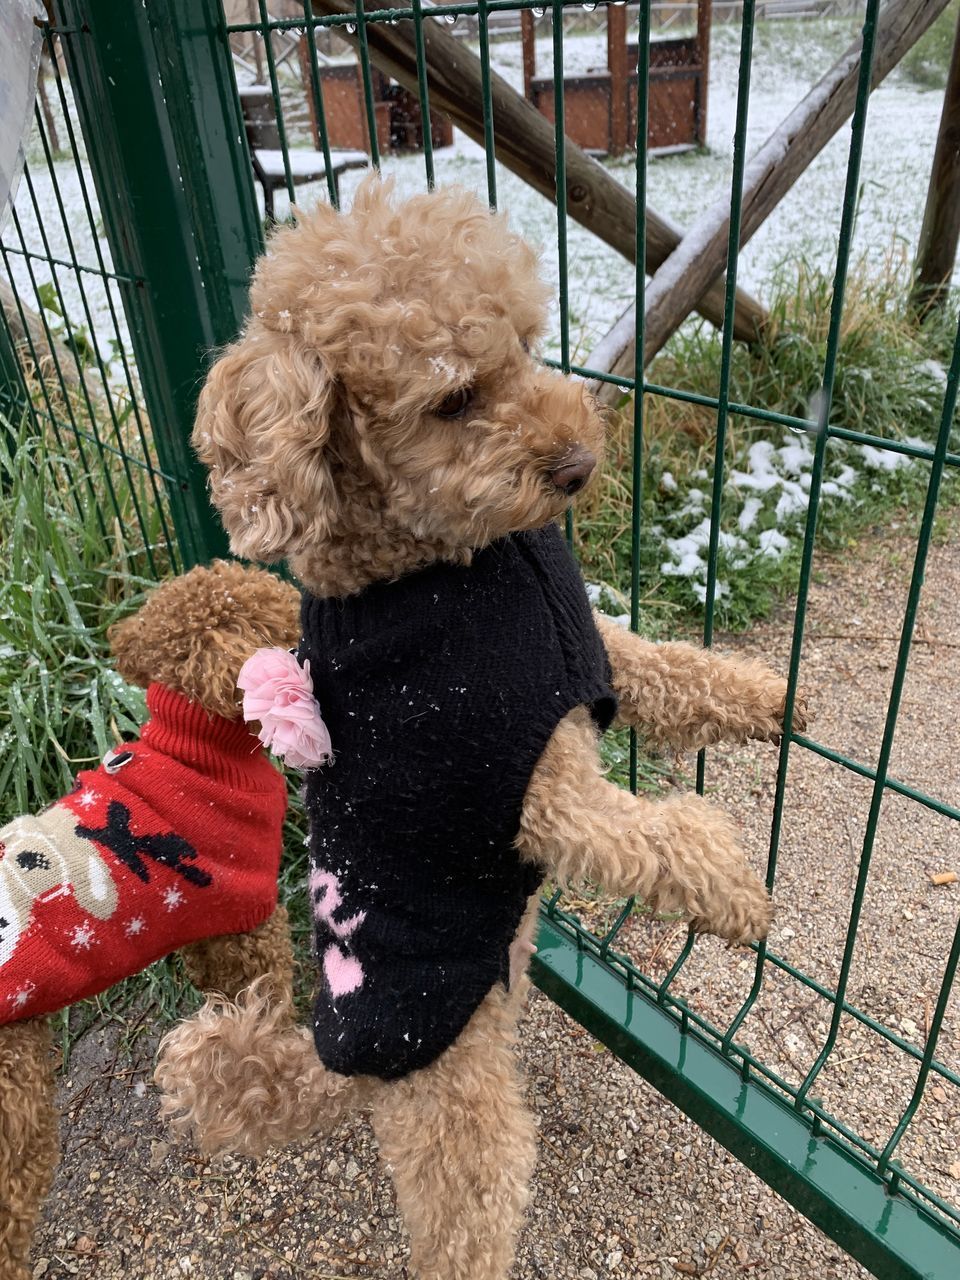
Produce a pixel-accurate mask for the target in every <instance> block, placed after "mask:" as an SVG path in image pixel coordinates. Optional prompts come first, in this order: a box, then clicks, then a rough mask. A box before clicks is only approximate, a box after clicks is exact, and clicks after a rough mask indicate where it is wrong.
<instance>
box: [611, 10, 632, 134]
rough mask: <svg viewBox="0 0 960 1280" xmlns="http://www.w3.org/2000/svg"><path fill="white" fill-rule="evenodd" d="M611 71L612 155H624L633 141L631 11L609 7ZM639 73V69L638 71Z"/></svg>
mask: <svg viewBox="0 0 960 1280" xmlns="http://www.w3.org/2000/svg"><path fill="white" fill-rule="evenodd" d="M607 68H608V70H609V72H610V154H611V155H612V156H618V155H621V154H622V153H623V152H624V151H626V149H627V147H628V145H629V142H630V139H629V138H628V136H627V134H628V132H629V128H630V125H629V122H628V119H627V92H628V90H627V79H628V74H629V72H628V68H627V8H626V5H622V6H621V5H612V4H608V5H607ZM634 70H636V68H634Z"/></svg>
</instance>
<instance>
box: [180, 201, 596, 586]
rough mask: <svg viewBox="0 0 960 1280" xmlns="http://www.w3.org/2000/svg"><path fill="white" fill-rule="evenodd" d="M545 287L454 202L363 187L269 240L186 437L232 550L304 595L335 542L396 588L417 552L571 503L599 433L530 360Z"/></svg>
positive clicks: (570, 388) (478, 215) (550, 514)
mask: <svg viewBox="0 0 960 1280" xmlns="http://www.w3.org/2000/svg"><path fill="white" fill-rule="evenodd" d="M548 296H549V295H548V290H547V288H546V287H545V285H544V284H543V283H542V282H541V281H540V280H539V278H538V276H537V261H536V256H535V254H534V251H533V250H532V249H531V248H530V247H529V246H528V245H527V244H526V243H524V241H522V240H521V239H519V237H517V236H516V235H514V234H513V233H512V232H511V231H510V230H509V228H508V226H507V223H506V220H505V218H503V217H502V216H499V215H495V214H492V213H491V212H490V210H489V209H487V207H486V206H485V205H483V204H481V203H480V201H479V200H478V199H477V198H476V197H475V196H473V195H471V194H469V193H467V192H465V191H460V190H441V191H434V192H432V193H430V194H428V195H422V196H418V197H415V198H413V199H411V200H408V201H406V202H404V203H394V201H393V200H392V198H391V189H390V184H389V183H382V182H381V181H380V180H379V179H378V178H376V177H373V178H371V179H368V180H367V181H365V182H364V184H363V185H362V186H361V188H360V191H359V193H358V195H357V198H356V200H355V202H354V205H353V208H352V210H351V211H350V213H349V214H338V213H337V212H336V211H335V210H333V209H332V208H331V207H329V206H327V205H321V206H320V207H318V208H317V209H316V211H314V212H313V213H311V214H309V215H307V216H305V217H302V218H301V220H300V221H299V223H298V224H297V225H296V227H292V228H287V229H283V230H280V231H278V232H277V233H276V234H275V236H274V237H273V240H272V241H271V245H270V249H269V251H268V253H267V254H266V256H265V257H264V258H262V259H261V261H260V263H259V264H258V266H257V269H256V273H255V276H254V280H253V285H252V288H251V295H250V297H251V310H252V314H251V316H250V319H249V321H248V323H247V326H246V328H245V331H244V333H243V335H242V336H241V338H240V339H239V340H238V341H237V342H236V343H234V345H233V346H231V347H229V348H228V349H227V350H226V351H225V352H224V353H223V354H222V356H221V358H220V359H219V360H218V362H217V363H216V364H215V365H214V367H213V369H212V370H211V372H210V375H209V377H208V379H207V383H206V386H205V388H204V391H203V393H202V395H201V398H200V405H199V412H198V416H197V422H196V427H195V430H194V436H193V440H194V445H195V447H196V449H197V451H198V453H199V455H200V457H201V458H202V459H203V461H204V462H205V463H206V464H207V466H208V467H209V468H210V487H211V493H212V497H213V501H214V504H215V505H216V506H217V508H218V509H219V511H220V513H221V516H222V518H223V522H224V525H225V526H226V529H227V531H228V533H229V535H230V541H231V546H232V548H233V550H234V551H235V552H236V553H237V554H238V555H242V556H247V557H250V558H253V559H259V560H266V561H270V560H278V559H282V558H284V557H288V558H290V559H291V561H292V563H293V566H294V568H295V570H296V571H297V573H298V574H299V575H300V576H301V578H303V579H304V580H305V581H306V583H307V585H308V586H314V587H315V586H316V585H317V583H316V578H317V576H318V574H319V573H320V571H319V569H318V568H317V565H318V564H319V562H320V560H322V559H323V558H324V556H325V555H328V554H329V548H330V544H331V543H337V544H338V545H339V547H340V550H341V552H343V551H345V550H346V551H350V552H351V553H352V554H353V555H354V556H355V558H356V559H357V560H358V561H360V560H365V561H366V564H367V566H368V568H370V572H369V574H368V577H370V578H373V577H377V576H384V577H390V576H393V574H394V573H395V570H396V564H397V560H398V558H399V559H401V560H402V559H403V556H404V555H405V554H407V553H408V552H409V549H410V548H411V547H412V546H417V547H419V548H420V549H421V550H423V549H427V550H428V554H427V555H425V556H422V557H421V558H429V555H430V554H433V555H436V556H437V557H444V558H447V557H457V556H458V555H462V554H463V553H464V552H466V551H469V550H470V549H475V548H477V547H480V546H483V545H484V544H485V543H487V542H489V541H491V540H493V539H494V538H497V537H500V536H502V535H504V534H506V533H510V532H513V531H515V530H520V529H526V528H536V527H538V526H540V525H543V524H545V523H546V522H547V521H548V520H550V519H552V518H554V517H556V516H557V515H559V514H560V513H561V512H563V511H564V509H565V508H566V507H567V506H568V505H569V503H570V501H571V498H572V496H573V494H574V493H575V492H576V491H577V490H578V489H579V488H581V487H582V486H583V484H584V483H585V482H586V480H587V478H588V477H589V474H590V472H591V471H592V469H593V465H594V464H595V462H596V459H597V455H599V453H600V450H601V447H602V440H603V426H602V423H601V420H600V417H599V415H598V413H597V411H596V409H595V407H594V403H593V401H592V399H591V397H590V396H589V395H588V393H587V391H586V390H585V388H584V387H583V386H582V385H581V384H579V383H577V382H574V381H572V380H570V379H568V378H564V377H563V376H562V375H560V374H558V373H554V372H551V371H550V370H548V369H545V368H544V367H543V366H542V365H540V364H539V363H538V362H537V361H536V359H535V358H534V356H533V355H532V349H533V348H534V347H535V344H536V342H537V340H538V338H539V336H540V335H541V333H542V330H543V327H544V322H545V308H546V303H547V299H548ZM340 560H341V562H342V561H343V555H342V554H341V556H340ZM371 564H372V567H371ZM361 576H362V575H361ZM347 577H349V574H348V575H347Z"/></svg>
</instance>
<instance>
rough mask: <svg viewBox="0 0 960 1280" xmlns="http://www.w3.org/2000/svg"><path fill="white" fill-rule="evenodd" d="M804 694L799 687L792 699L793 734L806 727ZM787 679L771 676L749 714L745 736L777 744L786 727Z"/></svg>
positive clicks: (805, 699)
mask: <svg viewBox="0 0 960 1280" xmlns="http://www.w3.org/2000/svg"><path fill="white" fill-rule="evenodd" d="M807 717H808V702H807V695H806V694H805V693H804V692H803V691H802V690H798V691H797V693H796V696H795V697H794V700H793V720H792V723H791V726H790V730H791V732H792V733H803V732H805V730H806V728H807ZM786 721H787V682H786V680H784V679H782V678H781V677H780V676H774V675H771V676H770V677H769V679H768V680H767V682H766V684H765V687H764V689H763V692H762V694H761V696H760V697H759V699H758V701H757V705H756V707H755V708H754V709H753V714H752V715H751V716H750V726H749V730H748V736H749V737H751V738H755V739H757V740H758V741H760V742H773V743H779V742H780V739H781V738H782V737H783V734H784V731H785V729H786Z"/></svg>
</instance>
